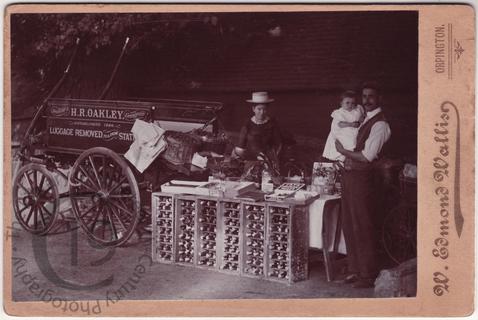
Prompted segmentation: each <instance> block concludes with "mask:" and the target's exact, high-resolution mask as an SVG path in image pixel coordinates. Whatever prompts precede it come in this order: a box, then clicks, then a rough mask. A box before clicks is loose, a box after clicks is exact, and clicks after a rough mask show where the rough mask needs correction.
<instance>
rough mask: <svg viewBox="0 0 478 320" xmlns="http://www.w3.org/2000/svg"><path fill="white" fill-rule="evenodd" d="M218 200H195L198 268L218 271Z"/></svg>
mask: <svg viewBox="0 0 478 320" xmlns="http://www.w3.org/2000/svg"><path fill="white" fill-rule="evenodd" d="M218 216H219V200H218V199H217V198H212V197H198V199H197V226H196V233H197V250H196V264H197V266H198V267H203V268H207V269H218V265H219V263H218V254H217V252H218V251H219V250H218V245H219V242H220V239H218V235H219V234H220V233H221V232H219V231H220V230H219V222H218Z"/></svg>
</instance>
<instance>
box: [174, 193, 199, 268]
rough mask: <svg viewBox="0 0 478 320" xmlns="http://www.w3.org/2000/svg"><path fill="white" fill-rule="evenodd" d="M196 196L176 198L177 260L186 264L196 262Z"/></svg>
mask: <svg viewBox="0 0 478 320" xmlns="http://www.w3.org/2000/svg"><path fill="white" fill-rule="evenodd" d="M196 213H197V206H196V198H195V197H193V196H178V197H177V199H176V233H175V242H176V250H175V251H176V255H175V261H177V262H178V263H180V264H185V265H195V264H196V254H195V249H196V243H197V241H196V234H197V233H196V226H197V223H196V217H197V214H196Z"/></svg>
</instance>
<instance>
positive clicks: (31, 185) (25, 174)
mask: <svg viewBox="0 0 478 320" xmlns="http://www.w3.org/2000/svg"><path fill="white" fill-rule="evenodd" d="M23 175H24V176H25V178H27V181H28V184H29V185H30V189H31V191H30V193H31V192H34V191H35V189H34V188H33V183H32V182H31V180H30V177H28V174H27V172H24V173H23Z"/></svg>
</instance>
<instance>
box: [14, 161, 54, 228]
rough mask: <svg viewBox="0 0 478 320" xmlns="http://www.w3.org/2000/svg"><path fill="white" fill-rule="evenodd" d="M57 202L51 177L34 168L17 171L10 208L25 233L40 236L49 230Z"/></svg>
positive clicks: (26, 167) (36, 166) (28, 165)
mask: <svg viewBox="0 0 478 320" xmlns="http://www.w3.org/2000/svg"><path fill="white" fill-rule="evenodd" d="M59 203H60V199H59V196H58V187H57V185H56V182H55V179H54V178H53V175H52V174H51V173H50V171H48V170H47V169H46V168H45V167H43V166H41V165H38V164H27V165H26V166H23V167H22V168H20V170H18V173H17V175H16V177H15V181H14V183H13V208H14V212H15V217H16V218H17V220H18V222H19V223H20V224H21V225H22V227H23V228H25V229H26V230H27V231H29V232H31V233H34V234H38V235H44V234H47V233H48V231H49V230H50V229H51V228H52V227H53V225H54V223H55V219H56V216H57V211H58V207H59Z"/></svg>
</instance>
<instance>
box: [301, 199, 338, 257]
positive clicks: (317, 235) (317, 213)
mask: <svg viewBox="0 0 478 320" xmlns="http://www.w3.org/2000/svg"><path fill="white" fill-rule="evenodd" d="M336 199H340V196H339V195H321V196H320V198H318V199H316V200H315V201H314V202H312V203H311V204H310V206H309V247H312V248H318V249H322V247H323V246H322V226H323V213H324V207H325V204H326V202H327V201H330V200H336ZM336 201H337V200H336ZM338 201H340V200H338ZM329 209H331V210H334V211H335V212H334V213H333V214H331V215H329V217H331V219H330V221H327V223H328V228H329V230H332V231H331V232H330V233H329V239H328V240H329V244H330V245H329V251H332V250H333V244H334V237H335V230H336V225H337V217H338V216H339V212H338V211H339V209H340V206H338V205H334V206H332V207H329ZM338 251H339V252H340V253H343V254H345V253H346V249H345V240H344V235H343V233H341V234H340V241H339V246H338Z"/></svg>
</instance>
